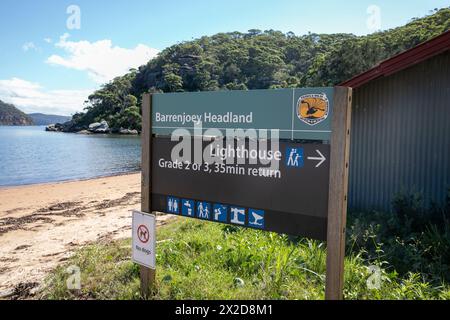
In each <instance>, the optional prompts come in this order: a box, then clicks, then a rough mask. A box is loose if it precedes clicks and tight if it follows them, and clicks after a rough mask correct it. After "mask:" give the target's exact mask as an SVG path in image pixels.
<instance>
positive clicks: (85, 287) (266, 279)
mask: <svg viewBox="0 0 450 320" xmlns="http://www.w3.org/2000/svg"><path fill="white" fill-rule="evenodd" d="M130 254H131V244H130V240H124V241H118V242H113V243H103V244H96V245H89V246H86V247H84V248H83V249H81V250H79V251H78V252H77V253H76V255H74V256H73V257H72V258H71V259H70V260H69V261H68V262H67V263H66V264H65V265H63V266H60V267H58V268H57V269H56V270H55V271H54V273H52V275H51V276H50V277H49V278H48V279H47V281H46V283H47V285H46V287H45V288H44V289H43V291H42V292H41V296H40V297H42V298H46V299H91V298H93V299H140V295H139V267H138V266H137V265H136V264H134V263H132V262H131V261H130ZM363 256H364V254H363V252H350V254H347V257H346V259H345V288H344V295H345V298H346V299H450V288H449V286H448V285H445V284H442V285H436V284H434V285H432V284H430V283H427V282H425V281H424V280H423V277H422V276H421V274H419V273H406V274H404V275H403V276H399V274H398V273H397V272H395V270H394V269H393V267H392V266H390V265H389V264H388V263H387V262H386V261H382V260H377V259H371V260H370V261H367V260H364V258H363ZM325 260H326V250H325V245H324V244H323V243H321V242H318V241H311V240H306V239H302V240H299V241H295V242H293V241H291V240H290V239H289V238H288V237H286V236H282V235H277V234H274V233H267V232H261V231H255V230H250V229H241V228H238V227H232V226H225V225H218V224H214V223H209V222H200V221H196V220H188V219H184V218H178V219H177V220H175V221H174V222H172V223H170V224H168V225H165V226H163V227H161V228H159V229H158V245H157V281H156V286H155V289H154V293H153V295H152V296H151V297H150V298H151V299H323V298H324V280H325V265H326V264H325ZM69 265H77V266H79V267H80V270H81V290H79V291H71V290H67V288H66V280H67V278H68V276H69V275H68V274H67V273H66V271H65V270H66V268H67V267H68V266H69ZM369 265H378V266H379V267H381V270H382V282H381V287H380V289H372V290H370V289H368V287H367V284H366V282H367V279H368V278H369V276H370V272H369V268H368V267H369ZM388 270H389V271H388Z"/></svg>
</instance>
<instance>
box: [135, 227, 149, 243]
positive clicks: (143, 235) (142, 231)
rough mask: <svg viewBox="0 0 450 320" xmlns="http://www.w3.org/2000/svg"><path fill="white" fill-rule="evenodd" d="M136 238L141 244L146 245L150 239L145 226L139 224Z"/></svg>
mask: <svg viewBox="0 0 450 320" xmlns="http://www.w3.org/2000/svg"><path fill="white" fill-rule="evenodd" d="M137 236H138V238H139V240H140V241H141V242H142V243H147V242H148V240H149V239H150V232H149V231H148V229H147V227H146V226H145V225H143V224H141V225H140V226H139V227H138V229H137Z"/></svg>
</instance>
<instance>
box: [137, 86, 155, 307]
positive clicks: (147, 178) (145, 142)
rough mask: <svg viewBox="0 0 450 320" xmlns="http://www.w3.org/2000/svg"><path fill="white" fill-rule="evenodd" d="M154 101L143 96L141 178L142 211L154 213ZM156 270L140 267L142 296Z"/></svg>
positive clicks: (144, 294) (148, 291)
mask: <svg viewBox="0 0 450 320" xmlns="http://www.w3.org/2000/svg"><path fill="white" fill-rule="evenodd" d="M151 117H152V99H151V95H150V94H144V95H143V96H142V133H141V143H142V146H141V148H142V161H141V167H142V169H141V170H142V176H141V211H142V212H147V213H152V210H151V207H152V206H151V201H152V200H151V197H150V191H151V184H152V179H151V166H152V165H151V158H152V156H151V155H152V118H151ZM155 277H156V269H150V268H147V267H145V266H142V265H141V266H140V279H141V296H142V297H143V298H148V297H149V294H150V292H151V290H152V288H153V286H154V284H155Z"/></svg>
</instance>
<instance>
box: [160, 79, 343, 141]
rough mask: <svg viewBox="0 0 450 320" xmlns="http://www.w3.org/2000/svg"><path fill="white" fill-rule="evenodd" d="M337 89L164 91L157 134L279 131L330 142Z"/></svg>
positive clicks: (283, 134)
mask: <svg viewBox="0 0 450 320" xmlns="http://www.w3.org/2000/svg"><path fill="white" fill-rule="evenodd" d="M333 96H334V88H302V89H277V90H252V91H213V92H195V93H192V92H190V93H162V94H154V95H153V107H152V124H153V127H152V130H153V133H154V134H156V135H170V134H172V132H173V131H174V130H176V129H186V130H188V131H189V132H191V133H194V128H195V127H197V128H199V126H200V124H201V129H202V130H208V129H219V130H221V131H223V132H222V134H223V135H226V130H227V129H256V130H260V129H265V130H279V137H280V138H281V139H304V140H322V141H329V140H330V137H331V118H332V112H333Z"/></svg>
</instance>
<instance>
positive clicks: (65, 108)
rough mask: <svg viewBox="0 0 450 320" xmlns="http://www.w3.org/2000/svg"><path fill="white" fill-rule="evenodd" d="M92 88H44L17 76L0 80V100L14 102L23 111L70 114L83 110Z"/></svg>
mask: <svg viewBox="0 0 450 320" xmlns="http://www.w3.org/2000/svg"><path fill="white" fill-rule="evenodd" d="M93 91H94V89H92V90H46V89H45V88H43V87H42V86H41V85H40V84H38V83H33V82H29V81H26V80H23V79H19V78H12V79H8V80H0V100H2V101H4V102H8V103H12V104H14V105H15V106H16V107H18V108H19V109H20V110H22V111H24V112H25V113H31V112H42V113H47V114H61V115H71V114H73V113H75V112H77V111H82V110H83V103H84V101H86V100H87V97H88V96H89V95H90V94H91V93H92V92H93Z"/></svg>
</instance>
